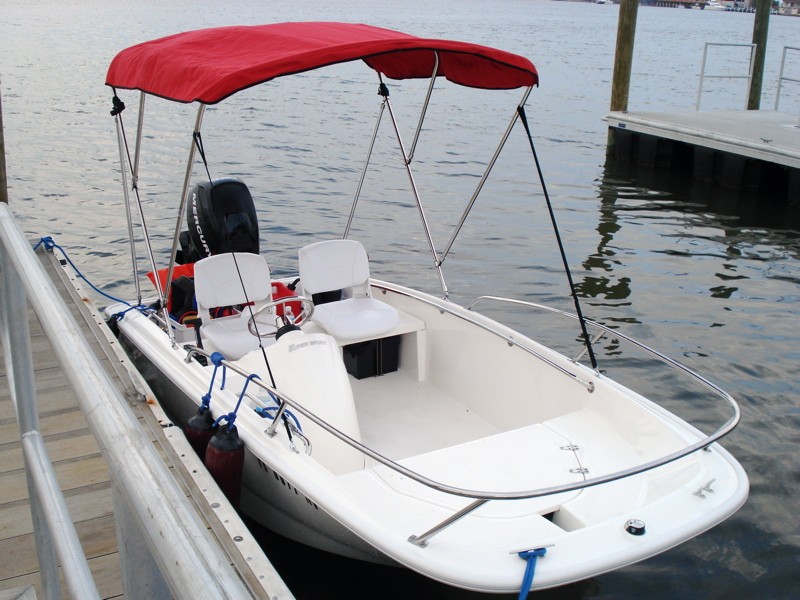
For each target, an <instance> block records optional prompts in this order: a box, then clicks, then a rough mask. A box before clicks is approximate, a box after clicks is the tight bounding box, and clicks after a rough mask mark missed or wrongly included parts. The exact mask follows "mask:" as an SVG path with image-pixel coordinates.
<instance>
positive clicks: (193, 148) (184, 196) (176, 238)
mask: <svg viewBox="0 0 800 600" xmlns="http://www.w3.org/2000/svg"><path fill="white" fill-rule="evenodd" d="M205 112H206V105H205V104H202V103H201V104H200V107H199V108H198V109H197V118H196V119H195V122H194V130H193V132H192V143H191V145H190V147H189V160H188V161H187V163H186V174H185V175H184V177H183V189H182V190H181V203H180V208H178V218H177V219H176V220H175V235H173V236H172V250H171V251H170V253H169V269H168V270H167V297H169V289H170V287H171V285H172V272H173V271H174V270H175V258H176V257H177V255H178V244H179V242H180V236H181V229H182V228H183V214H184V213H185V212H186V203H187V202H188V201H189V197H188V194H189V183H190V182H191V180H192V171H193V170H194V157H195V152H197V143H196V142H195V139H196V138H197V134H199V133H200V127H201V125H202V124H203V115H204V114H205ZM154 274H155V275H156V279H158V276H157V275H158V273H157V272H156V273H154ZM165 310H166V308H165ZM167 325H169V319H167ZM167 331H169V337H170V340H172V344H173V346H174V345H175V336H174V335H173V333H172V328H171V327H169V326H168V327H167Z"/></svg>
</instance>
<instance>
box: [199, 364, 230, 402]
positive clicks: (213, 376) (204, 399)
mask: <svg viewBox="0 0 800 600" xmlns="http://www.w3.org/2000/svg"><path fill="white" fill-rule="evenodd" d="M209 358H210V359H211V362H212V363H213V364H214V372H213V373H211V383H210V384H209V385H208V393H207V394H206V395H205V396H203V397H202V398H201V401H202V402H201V404H200V412H201V413H203V412H205V410H206V409H207V408H208V407H209V406H210V405H211V391H212V390H213V389H214V380H215V379H216V378H217V369H219V368H220V367H222V384H220V386H219V389H221V390H224V389H225V373H226V372H227V369H226V368H225V365H223V364H222V361H223V360H225V357H224V356H222V354H220V353H219V352H214V353H213V354H212V355H211V356H210V357H209Z"/></svg>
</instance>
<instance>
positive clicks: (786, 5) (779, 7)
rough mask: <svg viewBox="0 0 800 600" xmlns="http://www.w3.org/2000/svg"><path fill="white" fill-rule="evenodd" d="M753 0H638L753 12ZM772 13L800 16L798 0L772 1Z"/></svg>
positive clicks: (609, 0) (611, 0) (604, 0)
mask: <svg viewBox="0 0 800 600" xmlns="http://www.w3.org/2000/svg"><path fill="white" fill-rule="evenodd" d="M556 1H558V2H588V3H590V4H619V3H620V1H621V0H556ZM754 3H755V2H754V0H746V1H744V2H735V1H726V0H639V5H640V6H659V7H662V8H690V9H700V10H709V11H715V12H716V11H724V12H746V13H753V12H755V10H756V9H755V6H754ZM772 14H773V15H782V16H789V17H800V0H783V2H780V3H776V2H774V1H773V7H772Z"/></svg>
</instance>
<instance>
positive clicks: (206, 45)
mask: <svg viewBox="0 0 800 600" xmlns="http://www.w3.org/2000/svg"><path fill="white" fill-rule="evenodd" d="M437 54H438V56H439V67H438V70H437V72H436V75H437V76H443V77H446V78H447V79H448V80H450V81H452V82H453V83H457V84H459V85H464V86H468V87H475V88H484V89H514V88H518V87H530V86H534V85H537V84H538V83H539V75H538V74H537V72H536V67H534V66H533V64H532V63H531V62H530V61H529V60H528V59H526V58H523V57H521V56H518V55H516V54H510V53H508V52H504V51H502V50H495V49H494V48H488V47H486V46H478V45H475V44H467V43H464V42H452V41H448V40H432V39H424V38H418V37H416V36H413V35H408V34H405V33H400V32H397V31H391V30H389V29H381V28H378V27H371V26H369V25H358V24H352V23H277V24H272V25H257V26H237V27H216V28H212V29H201V30H198V31H188V32H185V33H178V34H176V35H171V36H168V37H164V38H160V39H157V40H153V41H150V42H144V43H142V44H138V45H136V46H131V47H130V48H127V49H126V50H123V51H122V52H120V53H119V54H117V56H116V57H114V60H113V61H112V62H111V66H110V67H109V69H108V74H107V76H106V85H109V86H111V87H113V88H122V89H135V90H141V91H143V92H146V93H148V94H153V95H155V96H160V97H162V98H167V99H169V100H174V101H176V102H194V101H198V102H203V103H205V104H216V103H217V102H219V101H221V100H223V99H225V98H227V97H228V96H230V95H231V94H235V93H236V92H238V91H239V90H243V89H245V88H248V87H251V86H254V85H257V84H259V83H263V82H265V81H269V80H271V79H274V78H276V77H281V76H283V75H291V74H293V73H302V72H304V71H310V70H312V69H316V68H319V67H324V66H326V65H332V64H336V63H342V62H348V61H352V60H358V59H361V60H363V61H364V62H365V63H367V65H369V66H370V67H372V68H373V69H374V70H376V71H377V72H379V73H381V74H382V75H384V76H386V77H388V78H390V79H415V78H427V77H430V76H431V75H432V73H433V66H434V64H435V60H436V55H437Z"/></svg>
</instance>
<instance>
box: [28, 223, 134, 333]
mask: <svg viewBox="0 0 800 600" xmlns="http://www.w3.org/2000/svg"><path fill="white" fill-rule="evenodd" d="M42 245H43V246H44V247H45V248H46V249H47V250H51V251H52V250H53V248H58V249H59V250H60V251H61V254H63V255H64V259H65V260H66V261H67V262H68V263H69V265H70V266H71V267H72V269H73V270H74V271H75V274H76V275H77V276H78V277H80V278H81V279H83V280H84V281H85V282H86V283H88V284H89V287H91V288H92V289H93V290H94V291H95V292H97V293H98V294H100V295H101V296H105V297H106V298H108V299H109V300H113V301H114V302H120V303H121V304H124V305H125V306H128V307H129V308H128V309H127V310H124V311H122V312H121V313H117V314H116V315H114V316H115V317H116V318H117V320H118V321H119V320H121V319H122V316H123V315H124V314H125V313H126V312H128V310H132V309H138V310H142V309H147V308H148V307H146V306H144V305H137V306H134V305H132V304H131V303H130V302H126V301H125V300H120V299H119V298H115V297H114V296H110V295H108V294H106V293H105V292H104V291H103V290H101V289H99V288H98V287H97V286H95V285H94V284H93V283H92V282H91V281H89V280H88V279H86V277H85V276H84V275H83V273H81V272H80V270H78V267H76V266H75V263H74V262H72V260H71V259H70V257H69V256H67V253H66V251H65V250H64V249H63V248H62V247H61V246H59V245H58V244H56V242H55V240H53V238H52V237H50V236H49V235H48V236H44V237H42V238H40V239H39V242H38V243H37V244H36V245H35V246H34V247H33V250H34V252H35V251H36V249H37V248H38V247H39V246H42Z"/></svg>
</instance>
